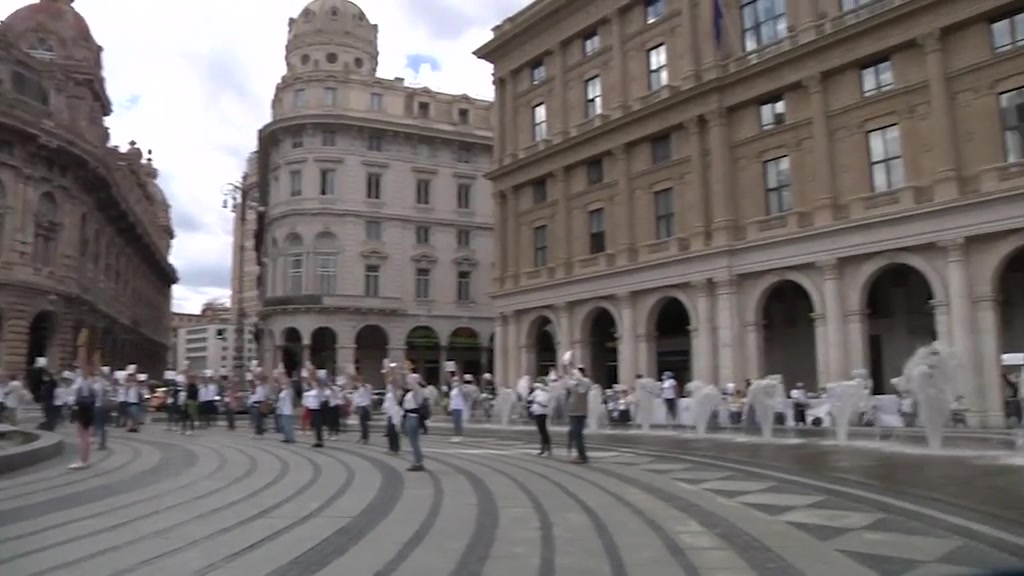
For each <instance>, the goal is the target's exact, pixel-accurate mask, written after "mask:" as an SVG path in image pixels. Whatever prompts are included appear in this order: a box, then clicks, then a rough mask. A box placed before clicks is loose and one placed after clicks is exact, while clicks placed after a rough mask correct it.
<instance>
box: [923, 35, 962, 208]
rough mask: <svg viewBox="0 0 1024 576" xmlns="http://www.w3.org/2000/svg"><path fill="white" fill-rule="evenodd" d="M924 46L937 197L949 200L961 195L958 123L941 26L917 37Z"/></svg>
mask: <svg viewBox="0 0 1024 576" xmlns="http://www.w3.org/2000/svg"><path fill="white" fill-rule="evenodd" d="M917 42H918V44H920V45H921V47H922V48H924V54H925V68H926V69H927V70H928V89H929V93H930V103H931V110H930V111H929V114H928V116H929V121H930V122H931V129H932V134H931V146H932V158H933V162H934V165H935V184H934V186H935V198H936V200H948V199H952V198H956V197H957V196H959V195H960V190H959V183H958V177H957V175H958V173H959V170H958V166H957V147H956V127H955V124H954V119H953V112H952V111H951V108H952V106H951V103H950V94H949V83H948V82H947V79H946V59H945V56H944V54H943V52H942V37H941V33H940V31H939V30H932V31H931V32H928V33H927V34H925V35H923V36H921V37H919V38H918V39H917Z"/></svg>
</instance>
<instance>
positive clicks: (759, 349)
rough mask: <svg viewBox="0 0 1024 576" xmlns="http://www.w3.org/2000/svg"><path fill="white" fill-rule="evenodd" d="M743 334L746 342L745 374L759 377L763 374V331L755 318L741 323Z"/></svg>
mask: <svg viewBox="0 0 1024 576" xmlns="http://www.w3.org/2000/svg"><path fill="white" fill-rule="evenodd" d="M743 336H744V338H745V340H746V342H747V362H749V364H748V365H747V368H748V371H747V375H748V376H750V377H751V378H760V377H761V376H762V375H763V374H764V331H763V330H762V326H761V322H760V321H759V320H757V319H756V318H755V319H753V320H749V321H747V322H746V323H745V324H744V325H743Z"/></svg>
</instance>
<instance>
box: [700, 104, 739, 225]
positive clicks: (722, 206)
mask: <svg viewBox="0 0 1024 576" xmlns="http://www.w3.org/2000/svg"><path fill="white" fill-rule="evenodd" d="M707 119H708V128H709V132H710V140H711V181H710V182H709V186H708V188H709V189H710V192H711V213H712V221H711V238H712V243H713V244H715V245H723V244H728V243H730V242H732V241H733V232H734V230H735V226H736V216H735V214H733V207H734V206H735V205H736V203H735V202H733V201H732V184H733V178H732V171H733V165H732V150H731V147H730V142H729V126H728V112H727V111H726V110H723V109H718V110H715V111H714V112H711V113H710V114H708V116H707Z"/></svg>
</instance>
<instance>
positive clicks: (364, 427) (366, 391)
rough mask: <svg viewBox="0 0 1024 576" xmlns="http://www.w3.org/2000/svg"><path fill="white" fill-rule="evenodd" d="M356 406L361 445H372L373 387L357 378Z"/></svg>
mask: <svg viewBox="0 0 1024 576" xmlns="http://www.w3.org/2000/svg"><path fill="white" fill-rule="evenodd" d="M356 378H357V380H356V390H355V405H356V415H357V416H358V417H359V443H360V444H369V443H370V417H371V415H372V413H371V409H372V406H373V386H370V385H369V384H367V383H366V382H360V381H359V380H358V376H357V377H356Z"/></svg>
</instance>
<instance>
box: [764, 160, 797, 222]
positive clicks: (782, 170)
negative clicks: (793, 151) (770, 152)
mask: <svg viewBox="0 0 1024 576" xmlns="http://www.w3.org/2000/svg"><path fill="white" fill-rule="evenodd" d="M764 193H765V205H766V207H767V211H768V215H769V216H775V215H777V214H785V213H786V212H789V211H790V210H792V209H793V198H792V194H791V192H790V179H789V156H783V157H781V158H775V159H773V160H768V161H767V162H765V163H764Z"/></svg>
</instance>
